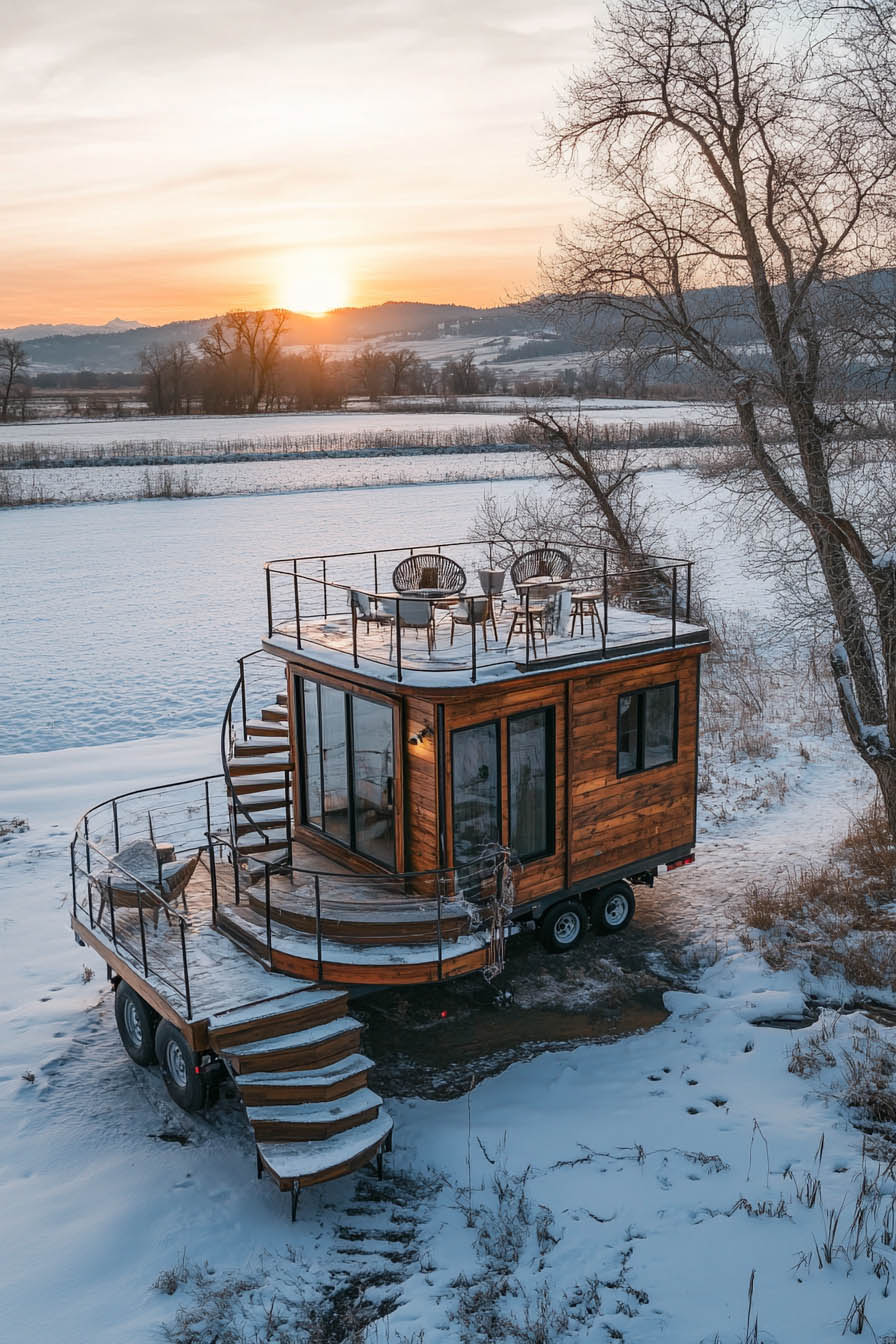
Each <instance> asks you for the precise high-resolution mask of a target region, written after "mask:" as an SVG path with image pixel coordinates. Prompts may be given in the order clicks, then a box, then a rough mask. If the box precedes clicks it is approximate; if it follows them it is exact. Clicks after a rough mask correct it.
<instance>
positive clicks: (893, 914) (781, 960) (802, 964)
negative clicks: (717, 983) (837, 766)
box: [740, 800, 896, 990]
mask: <svg viewBox="0 0 896 1344" xmlns="http://www.w3.org/2000/svg"><path fill="white" fill-rule="evenodd" d="M740 920H741V933H740V936H741V939H742V940H743V942H744V945H745V946H746V947H747V948H752V947H754V946H756V947H758V949H759V951H760V952H761V953H762V956H763V957H764V958H765V960H766V961H767V962H768V964H769V965H770V966H771V967H773V968H774V969H776V970H778V969H784V968H789V967H797V968H805V969H807V970H808V971H810V972H811V974H812V975H814V976H817V977H819V978H821V979H824V978H826V977H829V976H838V977H840V978H842V979H843V980H845V981H846V982H847V984H848V985H850V986H853V987H855V988H856V989H872V990H873V989H888V990H892V988H893V986H894V985H896V846H894V845H893V843H892V841H891V839H890V836H889V832H888V829H887V824H886V815H885V813H884V809H883V807H882V806H881V804H880V801H879V800H877V801H875V803H874V804H872V806H871V807H870V808H869V809H868V811H866V812H865V813H863V814H862V815H861V816H859V817H857V818H856V819H855V820H854V821H853V822H852V824H851V826H850V827H849V830H848V831H847V834H846V837H845V839H844V840H843V841H842V842H841V843H840V845H839V846H838V847H837V848H836V849H835V851H834V852H833V854H832V856H831V859H830V861H829V862H827V863H819V864H809V865H807V866H806V867H803V868H797V869H792V870H785V872H784V873H783V874H782V875H781V876H780V877H779V878H778V879H777V880H776V881H774V882H755V883H753V884H752V886H750V887H749V888H748V889H747V892H746V895H745V897H744V901H743V904H742V907H741V911H740Z"/></svg>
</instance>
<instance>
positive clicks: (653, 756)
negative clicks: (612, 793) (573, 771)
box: [616, 681, 678, 775]
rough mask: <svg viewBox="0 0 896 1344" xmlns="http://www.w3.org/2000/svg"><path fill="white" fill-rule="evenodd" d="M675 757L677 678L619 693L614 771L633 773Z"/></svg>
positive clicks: (676, 753) (672, 759) (665, 762)
mask: <svg viewBox="0 0 896 1344" xmlns="http://www.w3.org/2000/svg"><path fill="white" fill-rule="evenodd" d="M677 758H678V682H677V681H672V682H669V683H668V684H667V685H665V686H649V687H647V688H645V689H644V690H643V691H631V692H629V693H628V694H626V695H620V697H619V716H618V737H617V756H616V773H617V774H618V775H632V774H635V773H636V772H637V771H639V770H653V769H654V768H655V767H656V766H658V765H670V764H672V762H674V761H675V760H677Z"/></svg>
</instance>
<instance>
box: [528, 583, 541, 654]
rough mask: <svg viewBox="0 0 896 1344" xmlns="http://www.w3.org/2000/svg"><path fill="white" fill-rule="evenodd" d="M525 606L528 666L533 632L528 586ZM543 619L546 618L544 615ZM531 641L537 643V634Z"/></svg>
mask: <svg viewBox="0 0 896 1344" xmlns="http://www.w3.org/2000/svg"><path fill="white" fill-rule="evenodd" d="M524 607H525V616H524V620H525V622H526V666H527V667H528V666H529V643H530V640H529V635H530V634H531V633H532V618H531V616H530V615H529V589H528V588H527V589H526V596H525V599H524ZM542 619H544V618H543V617H542ZM531 642H532V643H533V644H534V643H535V636H534V634H533V635H532V640H531Z"/></svg>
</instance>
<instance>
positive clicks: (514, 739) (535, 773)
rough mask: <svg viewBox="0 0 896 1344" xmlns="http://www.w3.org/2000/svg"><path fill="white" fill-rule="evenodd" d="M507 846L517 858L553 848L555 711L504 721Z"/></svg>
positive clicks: (534, 855) (518, 716) (537, 710)
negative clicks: (508, 802)
mask: <svg viewBox="0 0 896 1344" xmlns="http://www.w3.org/2000/svg"><path fill="white" fill-rule="evenodd" d="M507 757H508V759H507V782H508V788H509V794H510V847H511V849H512V850H514V852H515V853H516V854H517V855H518V857H519V858H520V859H535V858H538V857H540V856H541V855H543V854H550V853H551V852H552V851H553V848H554V712H553V710H551V709H536V710H532V711H531V712H529V713H526V714H515V715H514V716H513V717H512V718H511V719H508V722H507Z"/></svg>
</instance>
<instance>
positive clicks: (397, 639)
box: [395, 597, 401, 681]
mask: <svg viewBox="0 0 896 1344" xmlns="http://www.w3.org/2000/svg"><path fill="white" fill-rule="evenodd" d="M395 670H396V678H397V680H398V681H401V598H400V597H396V599H395Z"/></svg>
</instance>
